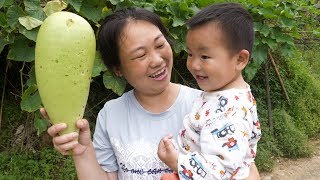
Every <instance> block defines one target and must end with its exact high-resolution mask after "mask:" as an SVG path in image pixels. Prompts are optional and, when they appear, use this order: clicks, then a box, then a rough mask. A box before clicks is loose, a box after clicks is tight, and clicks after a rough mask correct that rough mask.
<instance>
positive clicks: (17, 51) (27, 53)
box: [7, 36, 34, 62]
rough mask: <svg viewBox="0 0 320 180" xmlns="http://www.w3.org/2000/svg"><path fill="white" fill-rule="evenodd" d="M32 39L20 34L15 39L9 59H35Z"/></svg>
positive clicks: (29, 60) (28, 60)
mask: <svg viewBox="0 0 320 180" xmlns="http://www.w3.org/2000/svg"><path fill="white" fill-rule="evenodd" d="M30 42H31V41H30V40H28V39H26V38H25V37H23V36H19V37H17V38H16V39H15V41H14V43H13V44H12V47H11V49H10V50H9V53H8V56H7V58H8V59H11V60H15V61H26V62H31V61H33V60H34V46H32V47H30V46H29V43H30Z"/></svg>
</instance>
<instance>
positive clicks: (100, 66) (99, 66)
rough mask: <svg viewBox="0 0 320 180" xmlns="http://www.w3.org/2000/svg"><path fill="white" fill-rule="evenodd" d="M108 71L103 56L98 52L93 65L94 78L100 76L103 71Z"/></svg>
mask: <svg viewBox="0 0 320 180" xmlns="http://www.w3.org/2000/svg"><path fill="white" fill-rule="evenodd" d="M105 70H107V68H106V66H105V65H104V63H103V61H102V58H101V54H100V53H99V51H96V56H95V59H94V64H93V70H92V77H96V76H99V75H100V73H101V71H105Z"/></svg>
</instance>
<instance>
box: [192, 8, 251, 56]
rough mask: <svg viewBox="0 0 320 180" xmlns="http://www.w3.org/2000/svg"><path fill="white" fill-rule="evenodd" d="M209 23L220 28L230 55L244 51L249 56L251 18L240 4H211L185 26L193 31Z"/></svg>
mask: <svg viewBox="0 0 320 180" xmlns="http://www.w3.org/2000/svg"><path fill="white" fill-rule="evenodd" d="M209 22H214V23H216V25H217V26H218V27H219V28H221V32H222V33H223V35H224V37H223V38H224V40H225V42H226V45H227V47H228V48H229V50H230V52H231V53H237V52H238V51H240V50H242V49H246V50H248V51H249V53H250V55H251V52H252V48H253V41H254V30H253V18H252V16H251V14H250V13H249V12H248V11H247V10H246V9H244V8H243V7H242V6H241V5H240V4H238V3H220V4H212V5H210V6H208V7H206V8H204V9H202V10H201V11H200V12H198V13H197V14H196V15H194V16H193V17H192V18H191V19H190V20H189V21H188V22H187V26H188V28H189V29H193V28H196V27H199V26H201V25H203V24H206V23H209Z"/></svg>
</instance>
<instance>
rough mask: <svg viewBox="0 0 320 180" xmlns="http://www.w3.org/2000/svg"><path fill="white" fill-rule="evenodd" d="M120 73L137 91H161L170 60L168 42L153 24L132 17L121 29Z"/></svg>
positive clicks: (166, 81)
mask: <svg viewBox="0 0 320 180" xmlns="http://www.w3.org/2000/svg"><path fill="white" fill-rule="evenodd" d="M119 57H120V61H121V65H120V71H118V74H119V75H123V76H124V78H125V79H126V80H127V81H128V83H129V84H131V85H132V86H133V87H134V88H135V89H136V92H139V93H148V94H153V93H160V92H163V89H165V88H167V86H168V84H169V82H170V77H171V69H172V63H173V55H172V49H171V47H170V44H169V43H168V41H167V40H166V38H165V37H164V36H163V34H162V33H161V31H160V30H159V28H158V27H156V26H155V25H153V24H151V23H149V22H146V21H140V20H138V21H131V22H129V23H128V24H127V25H126V27H125V28H124V30H123V32H122V36H121V39H120V51H119Z"/></svg>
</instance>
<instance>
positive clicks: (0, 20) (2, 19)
mask: <svg viewBox="0 0 320 180" xmlns="http://www.w3.org/2000/svg"><path fill="white" fill-rule="evenodd" d="M0 26H1V27H6V26H8V23H7V18H6V14H4V13H3V12H0Z"/></svg>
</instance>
